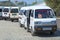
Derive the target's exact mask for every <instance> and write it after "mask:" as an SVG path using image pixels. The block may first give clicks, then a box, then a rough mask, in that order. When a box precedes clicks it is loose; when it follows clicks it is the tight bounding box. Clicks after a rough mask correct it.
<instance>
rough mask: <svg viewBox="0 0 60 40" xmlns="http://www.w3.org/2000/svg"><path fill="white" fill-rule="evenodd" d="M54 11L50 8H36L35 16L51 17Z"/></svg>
mask: <svg viewBox="0 0 60 40" xmlns="http://www.w3.org/2000/svg"><path fill="white" fill-rule="evenodd" d="M53 17H55V15H54V12H53V11H52V10H51V9H38V10H35V18H53Z"/></svg>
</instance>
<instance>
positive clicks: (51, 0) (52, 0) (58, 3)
mask: <svg viewBox="0 0 60 40" xmlns="http://www.w3.org/2000/svg"><path fill="white" fill-rule="evenodd" d="M45 2H46V4H47V5H48V6H50V7H51V8H53V9H54V11H56V13H57V16H58V15H60V0H45Z"/></svg>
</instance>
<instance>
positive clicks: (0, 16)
mask: <svg viewBox="0 0 60 40" xmlns="http://www.w3.org/2000/svg"><path fill="white" fill-rule="evenodd" d="M2 10H3V7H2V6H0V19H2Z"/></svg>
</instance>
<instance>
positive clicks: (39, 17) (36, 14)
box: [21, 6, 57, 35]
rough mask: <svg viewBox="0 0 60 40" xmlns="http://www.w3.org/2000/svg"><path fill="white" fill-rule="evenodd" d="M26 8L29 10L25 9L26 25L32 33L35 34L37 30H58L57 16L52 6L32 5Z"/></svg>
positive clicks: (50, 31) (51, 32)
mask: <svg viewBox="0 0 60 40" xmlns="http://www.w3.org/2000/svg"><path fill="white" fill-rule="evenodd" d="M22 9H23V8H22ZM22 9H21V10H22ZM24 9H25V8H24ZM26 9H27V10H24V11H25V12H24V13H25V15H26V16H25V20H24V21H25V22H24V24H25V26H24V27H25V28H27V31H31V34H32V35H35V33H36V32H48V33H50V34H53V33H54V32H55V31H56V30H57V23H56V17H55V14H54V11H53V10H52V9H51V8H50V7H48V6H30V7H26ZM24 13H23V14H24ZM22 21H23V20H22Z"/></svg>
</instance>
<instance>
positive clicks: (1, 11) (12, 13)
mask: <svg viewBox="0 0 60 40" xmlns="http://www.w3.org/2000/svg"><path fill="white" fill-rule="evenodd" d="M18 14H19V7H0V19H4V20H7V19H10V20H11V21H12V22H13V21H14V20H18Z"/></svg>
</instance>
